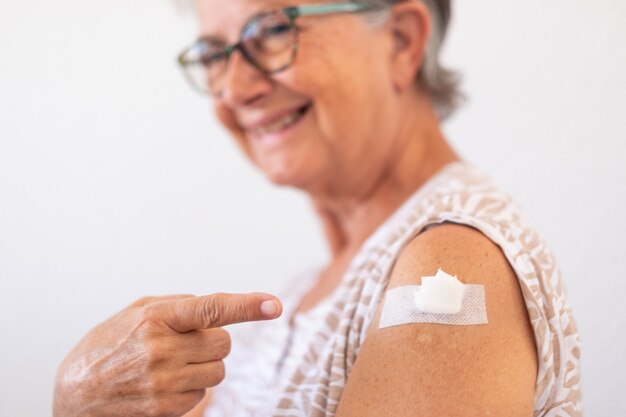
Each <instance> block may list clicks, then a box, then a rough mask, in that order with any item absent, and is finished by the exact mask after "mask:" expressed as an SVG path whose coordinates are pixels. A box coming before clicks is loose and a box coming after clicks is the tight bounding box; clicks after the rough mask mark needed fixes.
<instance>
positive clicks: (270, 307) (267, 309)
mask: <svg viewBox="0 0 626 417" xmlns="http://www.w3.org/2000/svg"><path fill="white" fill-rule="evenodd" d="M261 313H263V315H264V316H266V317H276V315H277V314H278V306H277V305H276V303H275V302H274V301H271V300H267V301H263V302H262V303H261Z"/></svg>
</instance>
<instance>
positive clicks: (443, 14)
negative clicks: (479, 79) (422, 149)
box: [352, 0, 464, 120]
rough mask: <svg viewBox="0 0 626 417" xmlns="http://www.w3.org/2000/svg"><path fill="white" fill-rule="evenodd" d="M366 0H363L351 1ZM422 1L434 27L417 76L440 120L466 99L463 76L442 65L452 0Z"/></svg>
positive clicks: (369, 0) (386, 0)
mask: <svg viewBox="0 0 626 417" xmlns="http://www.w3.org/2000/svg"><path fill="white" fill-rule="evenodd" d="M352 1H354V2H357V3H358V2H363V0H352ZM414 1H420V2H421V3H423V4H424V5H425V6H426V7H428V10H429V11H430V14H431V16H432V21H433V26H432V32H431V34H430V39H429V41H428V46H427V49H426V55H425V56H424V60H423V62H422V66H421V68H420V69H419V71H418V73H417V77H416V82H417V83H418V84H419V85H421V86H422V87H423V88H424V89H425V90H426V93H427V94H428V95H429V96H430V99H431V100H432V101H433V104H434V106H435V109H436V110H437V113H438V115H439V118H440V119H442V120H443V119H446V118H448V117H450V116H451V115H452V114H453V113H454V111H455V110H456V109H457V108H458V106H459V105H460V104H461V102H462V101H463V98H464V96H463V94H462V92H461V91H460V88H459V84H460V76H459V74H458V73H457V72H455V71H452V70H450V69H448V68H446V67H444V66H443V65H442V64H441V49H442V46H443V43H444V41H445V38H446V33H447V31H448V24H449V22H450V17H451V14H452V5H451V0H414ZM365 2H366V3H375V4H388V5H393V4H394V3H398V0H366V1H365Z"/></svg>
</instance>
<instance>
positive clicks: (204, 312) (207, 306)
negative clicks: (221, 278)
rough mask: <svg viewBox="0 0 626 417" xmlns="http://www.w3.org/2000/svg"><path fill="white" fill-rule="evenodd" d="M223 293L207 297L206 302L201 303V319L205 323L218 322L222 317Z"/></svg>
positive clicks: (208, 324)
mask: <svg viewBox="0 0 626 417" xmlns="http://www.w3.org/2000/svg"><path fill="white" fill-rule="evenodd" d="M222 296H223V294H222V293H218V294H214V296H213V297H211V298H206V299H205V300H204V302H203V303H202V304H201V308H200V309H199V314H201V317H200V319H201V321H202V323H205V324H206V325H207V326H210V325H212V324H214V323H218V322H219V320H220V317H221V316H222V309H223V308H222V305H223V304H222V302H221V301H220V300H221V298H222Z"/></svg>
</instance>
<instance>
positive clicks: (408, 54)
mask: <svg viewBox="0 0 626 417" xmlns="http://www.w3.org/2000/svg"><path fill="white" fill-rule="evenodd" d="M431 22H432V20H431V16H430V12H429V11H428V8H427V7H426V6H425V5H424V4H423V3H421V2H405V3H400V4H397V5H395V6H394V7H392V8H391V16H390V19H389V21H388V24H389V29H390V30H391V35H392V37H393V51H392V60H391V74H392V81H393V85H394V88H395V89H396V90H397V91H399V92H400V91H404V90H406V89H407V88H410V87H413V86H414V85H415V77H416V75H417V73H418V71H419V69H420V67H421V65H422V62H423V60H424V56H425V54H426V49H427V46H428V39H429V37H430V31H431V26H432V25H431Z"/></svg>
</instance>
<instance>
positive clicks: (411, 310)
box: [379, 269, 487, 329]
mask: <svg viewBox="0 0 626 417" xmlns="http://www.w3.org/2000/svg"><path fill="white" fill-rule="evenodd" d="M409 323H434V324H450V325H456V326H468V325H476V324H486V323H487V306H486V304H485V287H484V285H466V284H463V283H462V282H461V281H459V280H458V278H457V277H455V276H452V275H449V274H446V273H445V272H444V271H442V270H441V269H439V271H437V274H436V275H435V276H434V277H422V285H407V286H404V287H397V288H393V289H391V290H389V291H387V295H386V296H385V305H384V306H383V311H382V314H381V316H380V324H379V328H381V329H383V328H385V327H391V326H399V325H401V324H409Z"/></svg>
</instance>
